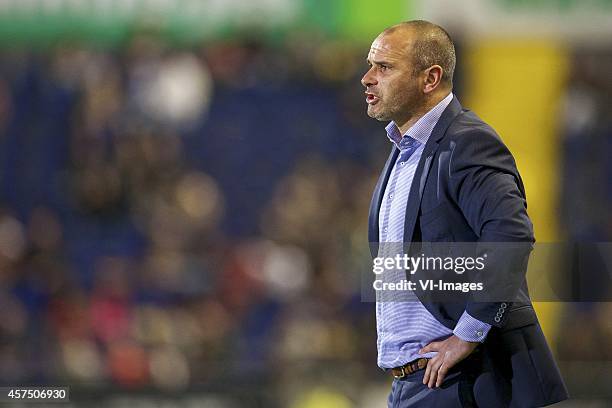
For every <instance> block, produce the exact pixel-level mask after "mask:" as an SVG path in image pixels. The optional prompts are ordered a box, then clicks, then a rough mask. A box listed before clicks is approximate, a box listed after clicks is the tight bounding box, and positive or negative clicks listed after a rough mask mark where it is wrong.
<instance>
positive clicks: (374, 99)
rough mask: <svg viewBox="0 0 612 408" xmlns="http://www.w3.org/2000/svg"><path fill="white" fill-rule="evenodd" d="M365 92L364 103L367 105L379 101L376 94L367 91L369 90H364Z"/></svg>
mask: <svg viewBox="0 0 612 408" xmlns="http://www.w3.org/2000/svg"><path fill="white" fill-rule="evenodd" d="M365 94H366V103H367V104H368V105H375V104H376V103H378V101H379V98H378V96H376V95H374V94H372V93H369V92H366V93H365Z"/></svg>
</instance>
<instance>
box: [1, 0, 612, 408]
mask: <svg viewBox="0 0 612 408" xmlns="http://www.w3.org/2000/svg"><path fill="white" fill-rule="evenodd" d="M413 18H426V19H430V20H432V21H434V22H437V23H440V24H442V25H444V26H445V27H447V28H448V30H449V31H450V32H451V34H452V35H453V36H454V38H455V39H456V42H457V47H458V52H459V54H458V59H459V63H458V73H457V75H458V78H457V81H456V82H457V86H456V93H457V94H458V96H459V97H460V100H461V101H462V102H463V104H464V105H465V106H468V107H470V108H472V109H474V110H475V111H476V112H477V113H478V114H479V115H480V116H482V117H483V118H484V119H485V120H487V121H489V122H490V123H491V124H492V125H493V126H494V127H495V128H496V129H497V130H498V131H499V132H500V134H501V135H502V137H503V138H504V140H505V141H506V142H507V144H508V145H510V147H511V149H512V151H513V152H514V154H515V156H516V158H517V162H518V165H519V170H520V171H521V172H522V175H523V177H524V179H525V183H526V186H527V193H528V199H529V205H530V209H529V210H530V215H531V217H532V219H533V221H534V224H535V228H536V237H537V239H538V240H539V241H540V242H559V241H597V242H606V241H611V240H612V216H611V215H610V208H612V182H611V176H612V160H610V158H611V157H612V119H611V118H612V92H611V91H612V1H609V0H608V1H604V0H599V1H596V0H591V1H586V0H585V1H579V0H533V1H521V0H470V1H462V2H455V1H451V0H430V1H425V0H412V1H411V0H390V1H379V2H376V3H374V2H371V1H366V0H342V1H340V0H338V1H325V0H251V1H237V0H232V1H230V0H225V1H213V0H175V1H169V0H168V1H166V0H148V1H147V0H130V1H128V0H124V1H119V0H116V1H115V0H2V1H0V384H2V385H28V384H31V385H69V386H70V387H71V389H72V400H73V405H74V406H117V407H123V406H130V407H158V406H159V407H161V406H163V407H170V406H177V407H195V406H198V407H220V408H231V407H292V408H311V407H316V408H319V407H321V408H328V407H329V408H335V407H338V408H344V407H364V408H370V407H382V406H386V405H385V401H386V396H387V393H388V390H389V384H390V378H388V376H385V375H383V373H382V372H380V371H379V370H378V369H377V368H376V364H375V362H376V347H375V321H374V314H373V311H374V308H373V305H372V304H369V303H362V302H361V301H360V293H359V284H360V282H359V276H360V273H361V271H363V270H364V268H366V269H367V268H368V267H369V258H368V253H367V242H366V239H367V238H366V217H367V208H368V205H369V200H370V194H371V191H372V188H373V185H374V182H375V180H376V177H377V175H378V172H379V171H380V168H381V166H382V164H383V162H384V159H385V157H386V154H387V152H388V148H389V145H388V142H387V141H386V138H385V134H384V130H383V124H380V123H377V122H375V121H373V120H370V119H368V118H367V116H366V114H365V103H364V101H363V90H362V87H361V85H360V83H359V79H360V78H361V75H362V74H363V73H364V72H365V70H366V65H365V56H366V55H367V50H368V49H369V44H370V42H371V40H372V39H373V37H374V36H375V35H376V34H377V33H378V32H380V31H381V30H382V29H383V28H385V27H386V26H388V25H391V24H393V23H396V22H398V21H402V20H407V19H413ZM604 289H605V288H604ZM607 290H609V288H607ZM611 305H612V303H605V302H600V303H551V302H541V303H538V304H537V309H538V313H539V315H540V318H541V321H542V324H543V326H544V329H545V332H546V334H547V337H548V339H549V341H550V343H551V345H552V346H553V348H554V351H555V354H556V356H557V358H558V360H559V363H560V366H561V368H562V371H563V372H564V375H565V378H566V380H567V383H568V386H569V388H570V390H571V392H572V394H573V396H574V397H575V400H573V401H571V402H568V403H565V404H562V405H563V406H567V407H570V406H576V407H578V406H589V407H599V406H602V407H603V406H610V405H609V404H610V402H611V401H612V388H611V387H610V384H611V383H610V378H612V377H611V376H612V369H611V367H612V364H611V359H612V340H611V339H612V323H611V322H612V306H611Z"/></svg>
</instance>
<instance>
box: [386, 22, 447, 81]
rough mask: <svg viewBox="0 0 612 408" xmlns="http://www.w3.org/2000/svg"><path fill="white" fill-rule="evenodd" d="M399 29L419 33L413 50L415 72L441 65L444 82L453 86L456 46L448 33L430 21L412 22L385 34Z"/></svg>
mask: <svg viewBox="0 0 612 408" xmlns="http://www.w3.org/2000/svg"><path fill="white" fill-rule="evenodd" d="M398 28H410V29H412V30H414V31H415V32H416V33H417V35H416V37H415V40H414V44H413V49H412V51H413V52H412V57H413V60H414V61H413V63H414V65H415V71H417V72H419V71H423V70H424V69H427V68H429V67H431V66H432V65H439V66H441V67H442V70H443V71H444V72H443V74H442V81H443V82H446V83H447V84H449V85H452V84H453V74H454V73H455V64H456V63H457V56H456V55H455V44H454V43H453V40H452V38H451V36H450V35H449V34H448V32H447V31H446V30H445V29H443V28H442V27H440V26H439V25H437V24H434V23H430V22H429V21H425V20H412V21H404V22H402V23H399V24H396V25H394V26H392V27H389V28H387V29H386V30H385V31H384V33H391V32H392V31H395V30H397V29H398Z"/></svg>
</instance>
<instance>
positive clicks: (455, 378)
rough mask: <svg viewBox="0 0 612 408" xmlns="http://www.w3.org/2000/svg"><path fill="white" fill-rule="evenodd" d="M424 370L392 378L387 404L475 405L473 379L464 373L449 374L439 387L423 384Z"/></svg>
mask: <svg viewBox="0 0 612 408" xmlns="http://www.w3.org/2000/svg"><path fill="white" fill-rule="evenodd" d="M424 374H425V370H421V371H417V372H416V373H413V374H410V375H409V376H406V377H405V378H402V379H400V380H393V385H392V386H391V393H390V394H389V399H388V401H387V405H388V407H389V408H408V407H410V408H421V407H423V408H425V407H427V408H429V407H436V408H447V407H448V408H462V407H466V408H467V407H470V408H471V407H476V404H475V403H474V394H473V392H474V391H473V389H474V384H473V380H472V379H471V378H469V376H466V375H465V374H464V373H461V372H458V373H454V374H450V375H448V376H447V378H446V379H445V380H444V383H443V384H442V386H441V387H439V388H432V389H430V388H428V387H427V386H426V385H424V384H423V375H424Z"/></svg>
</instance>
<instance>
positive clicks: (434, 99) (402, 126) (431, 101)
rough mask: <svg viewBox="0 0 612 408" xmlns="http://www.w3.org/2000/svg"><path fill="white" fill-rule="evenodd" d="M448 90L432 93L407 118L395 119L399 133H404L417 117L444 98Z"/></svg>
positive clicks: (419, 117) (415, 121)
mask: <svg viewBox="0 0 612 408" xmlns="http://www.w3.org/2000/svg"><path fill="white" fill-rule="evenodd" d="M449 92H450V91H444V92H440V93H438V94H436V95H432V96H431V98H427V99H426V100H425V102H424V103H423V104H421V106H419V107H418V108H417V109H416V110H415V111H414V112H412V114H411V115H410V116H409V117H408V118H407V119H404V120H403V121H399V122H398V121H396V122H395V124H396V125H397V127H398V129H399V131H400V133H401V134H402V135H404V134H406V132H407V131H408V129H410V128H411V127H412V126H414V124H415V123H417V121H418V120H419V119H421V118H422V117H423V116H425V114H426V113H427V112H429V111H430V110H432V109H433V108H434V106H436V105H437V104H439V103H440V102H441V101H442V99H444V98H446V97H447V96H448V93H449Z"/></svg>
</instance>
